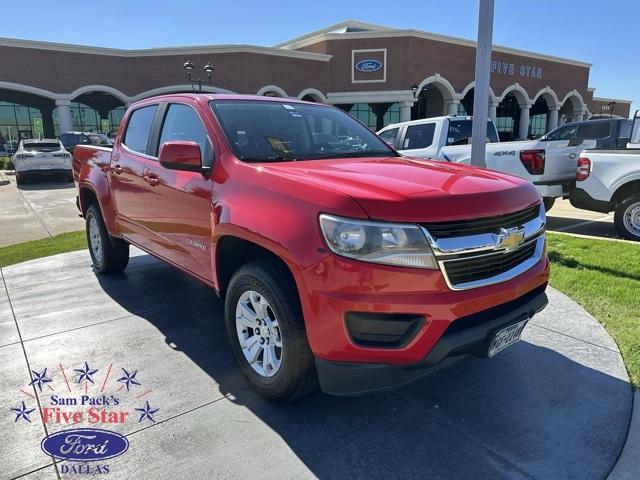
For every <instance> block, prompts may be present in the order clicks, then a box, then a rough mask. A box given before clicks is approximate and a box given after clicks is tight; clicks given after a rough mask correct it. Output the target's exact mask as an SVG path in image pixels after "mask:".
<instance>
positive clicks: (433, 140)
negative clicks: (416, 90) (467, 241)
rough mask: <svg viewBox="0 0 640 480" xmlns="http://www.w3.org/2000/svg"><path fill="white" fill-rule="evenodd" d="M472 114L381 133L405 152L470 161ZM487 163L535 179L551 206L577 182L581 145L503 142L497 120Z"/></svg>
mask: <svg viewBox="0 0 640 480" xmlns="http://www.w3.org/2000/svg"><path fill="white" fill-rule="evenodd" d="M472 121H473V119H472V118H471V117H462V116H454V115H448V116H445V117H433V118H425V119H421V120H413V121H410V122H403V123H397V124H394V125H389V126H387V127H385V128H383V129H382V130H380V131H379V132H378V135H380V137H381V138H383V139H384V140H386V141H387V142H389V143H390V144H391V145H393V146H394V147H395V148H396V149H397V150H398V151H399V152H400V153H402V154H403V155H407V156H411V157H420V158H429V159H436V160H444V161H447V162H455V163H464V164H469V163H470V162H471V124H472ZM487 142H489V144H488V145H487V149H486V158H485V163H486V166H487V168H491V169H493V170H497V171H499V172H504V173H509V174H511V175H516V176H518V177H521V178H524V179H526V180H529V181H530V182H532V183H533V184H534V185H535V186H536V188H537V189H538V191H539V192H540V195H541V196H542V198H543V199H544V205H545V208H546V209H547V210H549V209H550V208H551V207H552V206H553V203H554V202H555V199H556V198H557V197H563V196H566V195H568V194H569V192H570V191H571V190H573V188H574V186H575V177H576V173H575V169H576V161H577V158H578V155H579V153H580V152H581V151H582V150H583V148H581V147H575V146H566V145H559V144H558V143H557V142H547V141H544V140H525V141H518V142H500V141H499V139H498V133H497V131H496V128H495V125H494V124H493V122H492V121H491V120H489V121H488V122H487Z"/></svg>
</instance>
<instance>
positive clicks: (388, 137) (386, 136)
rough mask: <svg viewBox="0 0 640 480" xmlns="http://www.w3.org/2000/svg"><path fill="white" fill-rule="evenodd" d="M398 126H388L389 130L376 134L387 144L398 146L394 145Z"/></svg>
mask: <svg viewBox="0 0 640 480" xmlns="http://www.w3.org/2000/svg"><path fill="white" fill-rule="evenodd" d="M398 130H400V129H399V128H390V129H389V130H385V131H384V132H380V134H379V135H378V136H379V137H380V138H381V139H383V140H384V141H385V142H387V143H388V144H389V145H391V146H393V148H398V146H397V145H396V137H397V136H398Z"/></svg>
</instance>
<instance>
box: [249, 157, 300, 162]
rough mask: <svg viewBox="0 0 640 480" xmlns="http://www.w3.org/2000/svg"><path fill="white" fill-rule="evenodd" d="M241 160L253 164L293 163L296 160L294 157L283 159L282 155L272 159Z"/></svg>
mask: <svg viewBox="0 0 640 480" xmlns="http://www.w3.org/2000/svg"><path fill="white" fill-rule="evenodd" d="M241 160H242V161H243V162H251V163H253V162H255V163H260V162H265V163H266V162H295V161H296V160H297V159H296V158H295V157H285V156H284V155H276V156H273V157H265V158H248V157H242V158H241Z"/></svg>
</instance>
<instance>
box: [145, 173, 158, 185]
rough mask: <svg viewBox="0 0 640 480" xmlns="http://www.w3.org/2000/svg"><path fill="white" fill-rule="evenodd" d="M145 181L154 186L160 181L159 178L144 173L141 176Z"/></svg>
mask: <svg viewBox="0 0 640 480" xmlns="http://www.w3.org/2000/svg"><path fill="white" fill-rule="evenodd" d="M142 178H143V180H144V181H145V182H147V183H148V184H149V185H151V186H152V187H155V186H156V185H158V184H159V183H160V179H159V178H158V177H156V176H154V175H145V176H144V177H142Z"/></svg>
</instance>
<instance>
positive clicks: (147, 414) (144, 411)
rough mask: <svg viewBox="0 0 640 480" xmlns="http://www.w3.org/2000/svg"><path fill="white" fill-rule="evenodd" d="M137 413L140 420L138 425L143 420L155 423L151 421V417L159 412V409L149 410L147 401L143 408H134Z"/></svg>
mask: <svg viewBox="0 0 640 480" xmlns="http://www.w3.org/2000/svg"><path fill="white" fill-rule="evenodd" d="M135 410H136V411H137V412H140V419H139V420H138V423H139V422H141V421H143V420H145V419H147V418H148V419H149V420H151V421H152V422H153V423H156V421H155V420H154V419H153V415H154V414H155V413H156V412H157V411H158V410H160V409H159V408H151V407H150V406H149V402H148V401H147V402H146V403H145V405H144V407H142V408H136V409H135Z"/></svg>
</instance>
